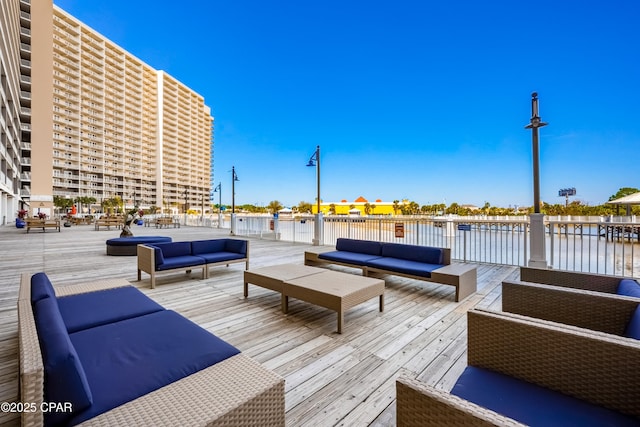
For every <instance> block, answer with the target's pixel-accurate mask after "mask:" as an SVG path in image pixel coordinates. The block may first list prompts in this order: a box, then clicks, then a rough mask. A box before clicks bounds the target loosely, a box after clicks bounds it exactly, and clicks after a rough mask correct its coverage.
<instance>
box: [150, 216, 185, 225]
mask: <svg viewBox="0 0 640 427" xmlns="http://www.w3.org/2000/svg"><path fill="white" fill-rule="evenodd" d="M170 225H173V228H180V223H179V222H178V221H176V220H174V219H173V218H171V217H167V216H163V217H160V218H156V228H162V227H167V228H168V227H169V226H170Z"/></svg>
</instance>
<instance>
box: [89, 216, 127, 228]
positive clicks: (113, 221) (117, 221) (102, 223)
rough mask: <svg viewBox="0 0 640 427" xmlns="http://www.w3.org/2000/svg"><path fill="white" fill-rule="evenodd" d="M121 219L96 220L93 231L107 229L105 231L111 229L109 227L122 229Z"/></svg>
mask: <svg viewBox="0 0 640 427" xmlns="http://www.w3.org/2000/svg"><path fill="white" fill-rule="evenodd" d="M122 221H123V219H122V218H116V217H112V218H100V219H96V222H95V229H96V231H97V230H100V227H101V226H102V227H107V230H110V229H111V226H114V227H116V228H120V227H122Z"/></svg>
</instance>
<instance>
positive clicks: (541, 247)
mask: <svg viewBox="0 0 640 427" xmlns="http://www.w3.org/2000/svg"><path fill="white" fill-rule="evenodd" d="M546 125H547V123H544V122H543V121H542V120H541V119H540V115H539V113H538V94H537V93H536V92H533V93H532V94H531V119H530V122H529V124H528V125H526V126H525V127H524V128H525V129H531V144H532V150H533V212H534V213H533V214H531V215H530V216H529V230H530V237H531V239H530V240H531V242H530V245H531V246H530V247H531V250H530V252H531V258H530V259H529V266H530V267H538V268H547V257H546V253H545V252H546V251H545V235H544V234H545V231H544V215H543V214H541V213H540V150H539V142H538V129H539V128H541V127H543V126H546Z"/></svg>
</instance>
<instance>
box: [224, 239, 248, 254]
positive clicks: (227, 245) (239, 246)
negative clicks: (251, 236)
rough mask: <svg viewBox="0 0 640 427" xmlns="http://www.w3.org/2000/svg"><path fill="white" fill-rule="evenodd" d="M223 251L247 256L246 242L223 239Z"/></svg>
mask: <svg viewBox="0 0 640 427" xmlns="http://www.w3.org/2000/svg"><path fill="white" fill-rule="evenodd" d="M224 250H225V251H227V252H235V253H237V254H242V255H245V256H246V255H247V241H246V240H240V239H225V242H224Z"/></svg>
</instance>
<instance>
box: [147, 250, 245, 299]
mask: <svg viewBox="0 0 640 427" xmlns="http://www.w3.org/2000/svg"><path fill="white" fill-rule="evenodd" d="M237 262H244V263H245V269H247V270H248V269H249V242H248V241H247V240H242V239H211V240H194V241H191V242H171V243H154V244H144V245H138V281H140V280H142V272H143V271H144V272H145V273H148V274H149V275H150V276H151V288H155V287H156V274H157V273H159V272H169V271H175V270H186V271H187V273H190V272H191V270H192V269H193V268H201V269H202V278H203V279H204V278H206V277H208V276H209V268H210V267H214V266H218V265H229V264H233V263H237Z"/></svg>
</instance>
